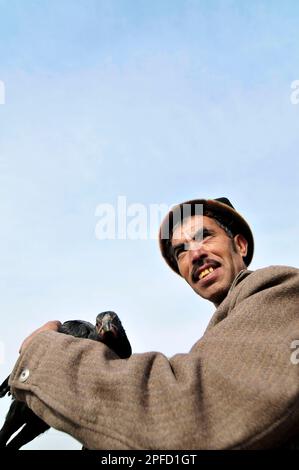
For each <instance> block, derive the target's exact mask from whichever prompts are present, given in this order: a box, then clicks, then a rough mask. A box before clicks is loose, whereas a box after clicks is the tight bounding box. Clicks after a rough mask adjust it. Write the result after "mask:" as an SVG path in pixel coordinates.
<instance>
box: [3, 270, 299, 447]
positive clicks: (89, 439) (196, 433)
mask: <svg viewBox="0 0 299 470" xmlns="http://www.w3.org/2000/svg"><path fill="white" fill-rule="evenodd" d="M294 340H299V270H298V269H295V268H291V267H283V266H271V267H268V268H264V269H259V270H256V271H254V272H250V271H242V272H240V273H239V274H238V276H237V277H236V278H235V280H234V283H233V285H232V286H231V289H230V291H229V293H228V295H227V297H226V298H225V300H224V301H223V302H222V303H221V305H220V306H219V307H218V309H217V310H216V311H215V313H214V315H213V317H212V319H211V321H210V323H209V326H208V328H207V330H206V332H205V333H204V335H203V337H202V338H201V339H199V340H198V341H197V342H196V344H194V346H193V347H192V349H191V351H190V352H189V353H188V354H177V355H175V356H173V357H172V358H170V359H168V358H167V357H165V356H164V355H163V354H161V353H158V352H148V353H144V354H133V355H132V356H131V357H130V358H129V359H125V360H124V359H119V358H118V357H117V356H116V355H115V354H114V353H113V352H111V351H110V350H109V349H108V348H107V347H106V346H104V345H102V344H101V343H97V342H95V341H90V340H86V339H84V340H82V339H76V338H73V337H71V336H67V335H63V334H61V333H56V332H52V331H49V332H42V333H39V334H38V335H36V337H35V338H34V339H33V340H32V341H31V343H30V344H29V345H28V346H27V347H26V348H25V350H24V352H23V353H22V354H21V355H20V357H19V359H18V361H17V363H16V365H15V367H14V370H13V373H12V374H11V378H10V385H11V389H12V392H13V394H14V395H15V396H16V397H17V398H18V399H20V400H23V401H26V402H27V404H28V405H29V407H30V408H32V409H33V411H34V412H35V413H36V414H37V415H38V416H40V417H41V418H43V419H44V420H45V421H46V422H47V423H48V424H49V425H50V426H53V427H54V428H57V429H60V430H62V431H64V432H66V433H69V434H71V435H72V436H74V437H75V438H76V439H78V440H79V441H80V442H82V443H83V444H84V445H85V446H86V447H87V448H89V449H110V450H112V449H135V450H136V449H258V448H268V447H275V446H280V445H281V444H282V443H283V442H284V441H285V440H286V439H287V438H288V437H289V436H292V435H293V434H295V433H298V432H299V364H297V362H299V360H298V361H296V350H294V349H292V342H293V341H294ZM293 347H294V343H293ZM297 358H299V349H298V355H297ZM294 359H295V360H294ZM24 369H28V370H29V376H28V379H27V380H26V381H24V382H22V381H20V375H21V372H22V370H24Z"/></svg>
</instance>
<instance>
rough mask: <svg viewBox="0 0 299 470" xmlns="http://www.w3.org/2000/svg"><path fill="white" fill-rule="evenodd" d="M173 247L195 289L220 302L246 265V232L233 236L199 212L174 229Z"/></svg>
mask: <svg viewBox="0 0 299 470" xmlns="http://www.w3.org/2000/svg"><path fill="white" fill-rule="evenodd" d="M171 243H172V247H173V250H174V256H175V258H176V260H177V264H178V268H179V271H180V273H181V275H182V276H183V277H184V279H185V280H186V281H187V282H188V284H190V286H191V287H192V289H193V290H194V291H195V292H196V293H197V294H199V295H200V296H201V297H203V298H204V299H207V300H210V301H211V302H213V303H214V304H215V305H216V306H218V305H219V304H220V303H221V302H222V300H223V299H224V298H225V297H226V295H227V293H228V291H229V289H230V286H231V284H232V282H233V280H234V278H235V277H236V275H237V274H238V273H239V272H240V271H241V270H242V269H245V268H246V266H245V264H244V261H243V256H245V255H246V253H247V241H246V240H245V238H244V237H243V235H240V234H239V235H236V236H235V237H234V238H233V239H232V238H230V237H229V236H228V235H227V233H226V232H225V230H224V229H223V228H221V227H220V226H219V225H218V224H217V222H215V220H214V219H211V218H210V217H207V216H202V215H195V216H193V217H189V218H187V219H185V220H184V221H183V223H182V225H180V226H178V227H177V228H175V229H174V231H173V236H172V240H171Z"/></svg>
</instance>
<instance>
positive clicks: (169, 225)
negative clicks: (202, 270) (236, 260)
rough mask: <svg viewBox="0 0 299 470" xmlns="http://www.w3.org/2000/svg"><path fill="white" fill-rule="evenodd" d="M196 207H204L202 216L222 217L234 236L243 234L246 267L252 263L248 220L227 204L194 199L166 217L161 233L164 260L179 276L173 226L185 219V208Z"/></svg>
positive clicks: (252, 240)
mask: <svg viewBox="0 0 299 470" xmlns="http://www.w3.org/2000/svg"><path fill="white" fill-rule="evenodd" d="M196 205H202V215H204V214H205V212H207V211H210V212H212V213H213V214H215V215H216V216H217V214H218V215H219V216H221V217H222V219H223V220H225V222H226V223H227V226H228V227H229V228H230V230H231V231H232V233H233V234H234V235H236V234H238V233H240V234H242V235H243V236H244V237H245V239H246V241H247V243H248V247H247V254H246V256H244V262H245V264H246V266H249V264H250V263H251V261H252V257H253V251H254V239H253V235H252V232H251V229H250V227H249V225H248V223H247V222H246V220H245V219H244V218H243V217H242V216H241V215H240V214H239V213H238V212H237V211H236V210H235V209H234V208H233V207H230V206H229V205H227V204H224V203H222V202H219V201H216V200H215V199H192V200H190V201H186V202H182V203H181V204H178V205H176V206H174V207H173V208H172V209H171V210H170V211H169V212H168V214H167V215H166V217H165V218H164V220H163V221H162V224H161V226H160V231H159V245H160V250H161V253H162V256H163V258H164V259H165V261H166V263H167V264H168V265H169V266H170V267H171V269H173V270H174V271H175V272H176V273H177V274H179V275H180V272H179V269H178V265H177V262H176V260H175V258H174V256H173V254H172V250H171V237H172V230H173V226H174V225H175V224H176V223H177V221H179V220H180V221H181V220H182V219H183V218H184V213H186V211H184V207H185V208H186V207H190V208H194V207H195V206H196Z"/></svg>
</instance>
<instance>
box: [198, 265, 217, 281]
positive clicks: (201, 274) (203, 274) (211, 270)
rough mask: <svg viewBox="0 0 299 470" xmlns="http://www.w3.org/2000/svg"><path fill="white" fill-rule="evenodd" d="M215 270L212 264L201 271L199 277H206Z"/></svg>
mask: <svg viewBox="0 0 299 470" xmlns="http://www.w3.org/2000/svg"><path fill="white" fill-rule="evenodd" d="M213 271H214V268H212V266H211V267H210V268H207V269H205V270H204V271H201V273H200V275H199V279H202V278H204V277H206V276H207V275H208V274H210V273H212V272H213Z"/></svg>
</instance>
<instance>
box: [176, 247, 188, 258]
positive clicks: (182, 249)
mask: <svg viewBox="0 0 299 470" xmlns="http://www.w3.org/2000/svg"><path fill="white" fill-rule="evenodd" d="M185 251H186V250H185V248H184V247H183V246H181V247H179V248H177V249H176V250H174V257H175V259H179V257H180V256H181V255H182V254H183V253H184V252H185Z"/></svg>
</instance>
